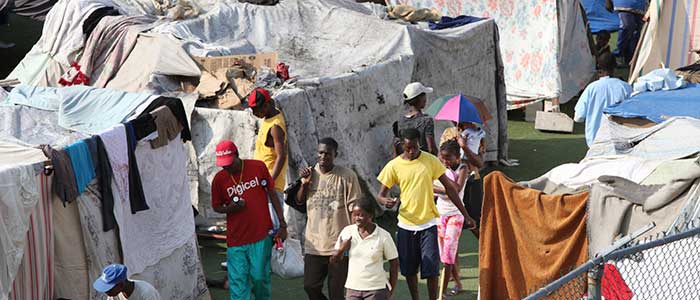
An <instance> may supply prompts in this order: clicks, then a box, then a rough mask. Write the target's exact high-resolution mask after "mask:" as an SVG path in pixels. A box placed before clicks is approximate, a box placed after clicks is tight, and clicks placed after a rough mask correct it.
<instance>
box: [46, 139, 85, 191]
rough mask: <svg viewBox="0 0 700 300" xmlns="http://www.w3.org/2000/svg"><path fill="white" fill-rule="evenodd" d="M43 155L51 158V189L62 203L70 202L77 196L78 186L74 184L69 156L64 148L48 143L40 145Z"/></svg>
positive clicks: (73, 174)
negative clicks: (57, 147)
mask: <svg viewBox="0 0 700 300" xmlns="http://www.w3.org/2000/svg"><path fill="white" fill-rule="evenodd" d="M41 150H42V151H43V152H44V155H46V157H48V158H49V159H50V160H51V164H52V165H53V170H54V177H53V178H54V180H53V182H52V186H51V189H52V190H53V191H54V193H56V195H57V196H58V198H60V199H61V201H62V202H63V203H64V205H65V203H66V202H72V201H73V200H75V198H77V197H78V195H79V193H78V186H77V185H76V180H75V172H74V171H73V163H72V162H71V159H70V156H68V153H67V152H66V151H64V150H56V149H53V148H51V146H49V145H41Z"/></svg>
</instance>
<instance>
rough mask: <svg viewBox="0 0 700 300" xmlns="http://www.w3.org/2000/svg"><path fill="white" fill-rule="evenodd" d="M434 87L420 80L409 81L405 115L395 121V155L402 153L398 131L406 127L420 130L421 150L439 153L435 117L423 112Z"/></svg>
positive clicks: (404, 94) (405, 89)
mask: <svg viewBox="0 0 700 300" xmlns="http://www.w3.org/2000/svg"><path fill="white" fill-rule="evenodd" d="M432 92H433V88H431V87H427V86H425V85H423V84H422V83H420V82H412V83H409V84H408V85H407V86H406V88H404V90H403V95H402V96H403V101H404V105H405V106H406V108H405V110H404V113H403V115H401V117H399V120H398V121H397V122H394V124H393V129H394V156H398V155H399V154H401V139H400V138H399V136H398V133H399V132H401V131H403V130H406V129H416V130H418V132H420V140H419V146H420V150H422V151H425V152H429V153H431V154H433V155H437V151H438V148H437V146H436V145H435V124H434V122H433V118H432V117H431V116H429V115H427V114H424V113H423V109H424V108H425V105H426V103H427V102H428V94H430V93H432Z"/></svg>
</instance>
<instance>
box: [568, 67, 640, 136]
mask: <svg viewBox="0 0 700 300" xmlns="http://www.w3.org/2000/svg"><path fill="white" fill-rule="evenodd" d="M615 66H616V63H615V57H614V56H613V55H612V54H611V53H604V54H602V55H600V56H598V59H597V69H598V76H600V79H598V80H596V81H594V82H592V83H591V84H589V85H588V86H587V87H586V89H585V90H583V93H582V94H581V97H579V99H578V102H577V103H576V107H575V108H574V111H575V113H574V121H576V122H583V121H586V144H588V146H589V147H590V146H591V145H592V144H593V141H594V140H595V136H596V133H597V132H598V127H600V120H601V119H602V118H603V109H604V108H606V107H608V106H610V105H612V104H615V103H619V102H622V101H623V100H625V99H627V98H629V97H630V94H631V93H632V87H631V86H630V85H629V84H627V82H624V81H622V80H620V79H617V78H613V77H610V76H612V75H613V74H614V73H615Z"/></svg>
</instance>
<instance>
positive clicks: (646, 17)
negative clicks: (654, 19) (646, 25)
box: [642, 11, 649, 22]
mask: <svg viewBox="0 0 700 300" xmlns="http://www.w3.org/2000/svg"><path fill="white" fill-rule="evenodd" d="M642 22H649V11H647V13H645V14H644V16H643V17H642Z"/></svg>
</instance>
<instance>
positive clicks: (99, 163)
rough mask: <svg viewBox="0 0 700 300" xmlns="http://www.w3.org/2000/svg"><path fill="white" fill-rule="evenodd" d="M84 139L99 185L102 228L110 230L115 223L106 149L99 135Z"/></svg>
mask: <svg viewBox="0 0 700 300" xmlns="http://www.w3.org/2000/svg"><path fill="white" fill-rule="evenodd" d="M85 141H86V143H87V144H88V147H89V148H90V155H91V156H92V159H93V164H94V166H95V171H96V173H97V186H99V187H100V193H101V194H102V197H101V198H102V222H103V224H102V225H103V226H102V230H103V231H110V230H112V229H114V228H115V227H116V225H117V221H116V219H115V218H114V209H113V208H114V194H113V193H112V166H111V165H110V164H109V157H108V156H107V150H105V145H104V143H103V142H102V139H101V138H100V136H98V135H95V136H93V137H91V138H90V139H88V140H85Z"/></svg>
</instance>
